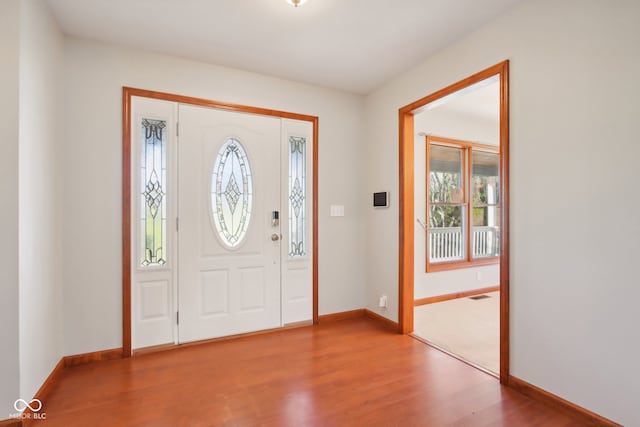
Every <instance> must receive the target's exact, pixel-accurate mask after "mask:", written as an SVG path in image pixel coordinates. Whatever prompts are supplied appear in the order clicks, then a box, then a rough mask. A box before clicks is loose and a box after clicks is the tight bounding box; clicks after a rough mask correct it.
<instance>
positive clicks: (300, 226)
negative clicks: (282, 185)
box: [289, 136, 307, 257]
mask: <svg viewBox="0 0 640 427" xmlns="http://www.w3.org/2000/svg"><path fill="white" fill-rule="evenodd" d="M289 147H290V150H289V240H290V241H291V248H290V250H289V256H290V257H301V256H305V255H306V253H307V250H306V240H307V239H306V233H305V231H306V214H307V209H306V191H305V189H306V188H307V177H306V174H307V140H306V138H304V137H298V136H290V137H289Z"/></svg>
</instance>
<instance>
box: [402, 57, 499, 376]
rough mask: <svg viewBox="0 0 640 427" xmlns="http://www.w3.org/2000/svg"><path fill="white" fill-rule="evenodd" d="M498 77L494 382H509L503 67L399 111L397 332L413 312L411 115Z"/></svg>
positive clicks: (406, 327)
mask: <svg viewBox="0 0 640 427" xmlns="http://www.w3.org/2000/svg"><path fill="white" fill-rule="evenodd" d="M496 75H498V76H499V78H500V184H501V188H500V198H501V201H502V206H501V208H502V209H501V213H500V221H501V230H500V248H501V249H500V382H501V383H503V384H507V382H508V380H509V61H503V62H500V63H499V64H496V65H494V66H492V67H489V68H487V69H486V70H483V71H480V72H479V73H476V74H474V75H472V76H469V77H467V78H466V79H463V80H460V81H459V82H457V83H454V84H452V85H450V86H447V87H445V88H444V89H441V90H439V91H437V92H434V93H432V94H431V95H428V96H426V97H424V98H422V99H419V100H417V101H415V102H412V103H411V104H408V105H406V106H404V107H402V108H400V110H399V134H400V147H399V153H400V190H399V191H400V212H399V214H400V218H399V219H400V230H399V231H400V233H399V235H400V241H399V254H398V256H399V272H398V276H399V277H398V281H399V301H400V304H399V307H398V323H399V328H400V331H401V332H402V333H403V334H408V333H410V332H412V331H413V306H414V301H413V300H414V294H413V286H414V270H413V263H414V250H413V248H414V247H413V245H414V238H413V233H414V223H415V217H414V128H413V118H414V113H415V112H416V111H418V110H420V109H421V108H422V107H424V106H425V105H427V104H429V103H431V102H433V101H435V100H437V99H440V98H443V97H445V96H447V95H450V94H452V93H454V92H457V91H459V90H461V89H464V88H466V87H468V86H471V85H473V84H475V83H478V82H480V81H482V80H485V79H487V78H489V77H492V76H496Z"/></svg>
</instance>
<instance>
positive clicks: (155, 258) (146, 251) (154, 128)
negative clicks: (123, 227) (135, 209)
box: [140, 118, 167, 267]
mask: <svg viewBox="0 0 640 427" xmlns="http://www.w3.org/2000/svg"><path fill="white" fill-rule="evenodd" d="M166 127H167V122H166V121H164V120H152V119H147V118H144V119H142V123H141V127H140V132H141V135H142V144H141V147H142V149H141V153H140V158H141V163H140V183H141V187H142V188H140V243H141V247H140V250H141V256H140V265H141V266H142V267H158V266H163V265H165V264H166V263H167V257H166V252H165V248H166V247H167V198H166V197H165V196H166V194H165V191H166V188H167V132H166Z"/></svg>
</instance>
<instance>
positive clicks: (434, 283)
mask: <svg viewBox="0 0 640 427" xmlns="http://www.w3.org/2000/svg"><path fill="white" fill-rule="evenodd" d="M462 99H464V98H462ZM469 102H473V101H471V100H470V101H469ZM495 102H496V104H499V103H500V99H499V98H498V97H497V96H496V100H495ZM414 131H415V134H416V137H415V145H414V180H415V183H414V185H415V187H414V217H415V218H420V219H421V220H422V222H423V223H426V221H427V218H426V210H427V204H426V202H427V201H426V198H425V196H424V195H425V194H426V192H427V188H426V187H427V184H426V182H427V181H426V175H425V174H426V170H427V169H426V166H427V165H426V158H427V145H426V140H425V136H421V135H418V134H419V133H428V134H430V135H437V136H442V137H445V138H454V139H461V140H463V141H468V142H478V143H482V144H487V145H499V144H500V122H499V121H498V120H492V119H489V118H486V119H485V118H482V117H479V116H477V115H471V114H466V113H461V112H457V111H452V110H443V109H442V108H439V107H436V108H433V109H430V110H424V111H422V112H421V113H419V114H416V115H415V117H414ZM413 241H414V252H413V253H414V263H413V266H414V285H413V286H414V295H413V296H414V299H420V298H427V297H433V296H437V295H446V294H453V293H457V292H464V291H470V290H474V289H481V288H487V287H490V286H497V285H499V284H500V266H499V265H497V264H494V265H487V266H482V267H473V268H462V269H458V270H450V271H438V272H431V273H425V271H426V264H427V233H426V231H425V229H424V228H422V227H421V226H420V225H419V224H418V223H416V226H415V228H414V240H413Z"/></svg>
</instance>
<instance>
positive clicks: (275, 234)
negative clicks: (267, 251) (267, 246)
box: [271, 233, 280, 242]
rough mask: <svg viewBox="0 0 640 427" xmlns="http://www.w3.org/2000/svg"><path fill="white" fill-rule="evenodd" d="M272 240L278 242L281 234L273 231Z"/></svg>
mask: <svg viewBox="0 0 640 427" xmlns="http://www.w3.org/2000/svg"><path fill="white" fill-rule="evenodd" d="M271 240H273V241H274V242H277V241H278V240H280V235H278V234H277V233H273V234H272V235H271Z"/></svg>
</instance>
